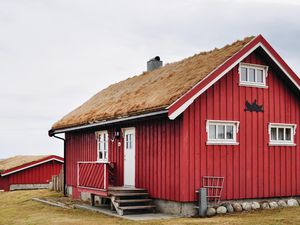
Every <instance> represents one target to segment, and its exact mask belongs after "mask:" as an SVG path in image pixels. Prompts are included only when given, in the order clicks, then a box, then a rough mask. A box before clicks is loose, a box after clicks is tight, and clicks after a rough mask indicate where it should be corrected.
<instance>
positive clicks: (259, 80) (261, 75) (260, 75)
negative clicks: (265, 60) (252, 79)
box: [256, 69, 264, 83]
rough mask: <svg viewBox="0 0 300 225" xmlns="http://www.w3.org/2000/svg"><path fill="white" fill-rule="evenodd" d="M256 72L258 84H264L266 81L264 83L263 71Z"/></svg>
mask: <svg viewBox="0 0 300 225" xmlns="http://www.w3.org/2000/svg"><path fill="white" fill-rule="evenodd" d="M256 72H257V74H256V76H257V82H259V83H263V82H264V81H263V70H259V69H258V70H256Z"/></svg>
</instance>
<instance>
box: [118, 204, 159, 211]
mask: <svg viewBox="0 0 300 225" xmlns="http://www.w3.org/2000/svg"><path fill="white" fill-rule="evenodd" d="M155 207H156V206H155V205H140V206H120V207H119V208H120V209H123V210H131V209H152V208H155Z"/></svg>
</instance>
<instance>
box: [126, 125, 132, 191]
mask: <svg viewBox="0 0 300 225" xmlns="http://www.w3.org/2000/svg"><path fill="white" fill-rule="evenodd" d="M124 185H129V186H134V185H135V129H134V128H127V129H125V130H124Z"/></svg>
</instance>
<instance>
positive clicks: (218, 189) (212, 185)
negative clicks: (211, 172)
mask: <svg viewBox="0 0 300 225" xmlns="http://www.w3.org/2000/svg"><path fill="white" fill-rule="evenodd" d="M223 184H224V177H214V176H203V177H202V186H203V187H204V188H206V189H207V202H208V203H209V204H210V205H217V204H219V203H220V200H221V195H222V191H223Z"/></svg>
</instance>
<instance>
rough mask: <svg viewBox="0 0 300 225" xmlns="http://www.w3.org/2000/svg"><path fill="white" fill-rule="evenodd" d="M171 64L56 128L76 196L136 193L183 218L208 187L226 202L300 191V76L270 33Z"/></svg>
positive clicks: (104, 94)
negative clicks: (271, 40)
mask: <svg viewBox="0 0 300 225" xmlns="http://www.w3.org/2000/svg"><path fill="white" fill-rule="evenodd" d="M161 65H162V62H161V61H160V58H159V57H155V58H154V59H152V60H150V61H148V71H147V72H144V73H143V74H141V75H139V76H134V77H132V78H129V79H127V80H124V81H121V82H119V83H117V84H114V85H111V86H109V87H108V88H106V89H104V90H102V91H100V92H99V93H98V94H96V95H95V96H93V97H92V98H91V99H90V100H88V101H87V102H86V103H84V104H83V105H82V106H80V107H78V108H77V109H75V110H74V111H72V112H71V113H69V114H68V115H66V116H65V117H63V118H62V119H61V120H60V121H58V122H57V123H55V124H54V125H53V127H52V129H51V130H50V131H49V134H50V136H53V135H55V134H59V133H65V164H66V165H65V167H66V187H67V190H68V193H69V194H70V195H72V196H73V197H74V198H80V197H83V196H86V195H85V193H91V194H98V195H102V196H111V195H113V194H114V193H115V191H116V190H118V188H120V187H124V188H128V187H132V188H136V189H142V190H143V191H147V193H148V194H149V196H150V197H151V198H152V199H154V201H155V203H156V205H157V206H158V207H159V209H161V210H165V211H167V210H168V209H169V208H172V210H173V212H174V209H175V208H177V209H178V213H184V211H185V210H191V209H193V207H194V205H193V204H194V202H195V201H196V200H197V193H196V191H197V190H198V189H199V188H201V187H205V186H217V185H218V186H220V187H222V193H220V194H221V199H222V200H233V199H253V198H255V199H257V198H271V197H284V196H296V195H300V163H299V162H300V147H299V146H300V132H299V131H298V129H299V120H300V78H299V76H298V75H297V74H295V72H293V71H292V69H291V68H290V67H289V66H288V65H287V64H286V63H285V62H284V60H283V59H282V58H281V57H280V56H279V54H278V53H277V52H276V51H275V50H274V49H273V48H272V47H271V45H270V44H269V43H268V42H267V41H266V40H265V39H264V38H263V36H262V35H259V36H256V37H248V38H245V39H244V40H242V41H236V42H234V43H233V44H230V45H227V46H225V47H223V48H221V49H214V50H212V51H209V52H203V53H200V54H196V55H194V56H192V57H190V58H186V59H184V60H182V61H179V62H175V63H170V64H166V65H165V66H161ZM212 180H215V181H216V180H218V181H220V183H219V184H213V185H209V184H207V181H212ZM92 196H93V195H92ZM170 204H172V207H169V206H170ZM116 209H117V210H118V207H116ZM120 209H122V207H121V208H120V207H119V210H120Z"/></svg>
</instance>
